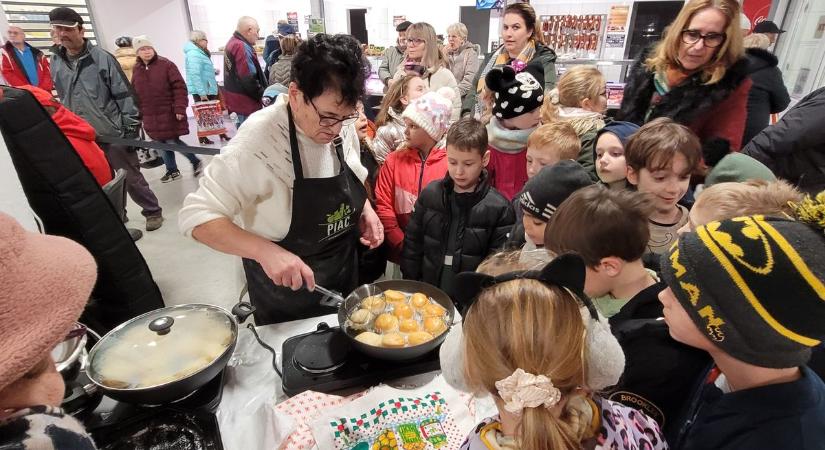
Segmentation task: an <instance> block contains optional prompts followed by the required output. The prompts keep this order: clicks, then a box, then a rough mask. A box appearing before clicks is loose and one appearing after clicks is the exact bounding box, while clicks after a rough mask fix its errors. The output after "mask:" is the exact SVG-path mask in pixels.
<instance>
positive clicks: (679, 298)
mask: <svg viewBox="0 0 825 450" xmlns="http://www.w3.org/2000/svg"><path fill="white" fill-rule="evenodd" d="M795 207H796V208H795V209H796V212H795V214H794V216H795V217H797V218H798V219H799V220H796V221H795V220H790V219H785V218H771V217H765V216H761V215H755V216H745V217H738V218H734V219H729V220H723V221H721V222H710V223H708V224H706V225H703V226H699V227H697V228H696V231H695V232H692V233H686V234H683V235H681V236H680V237H679V240H678V242H677V244H676V245H674V246H672V247H671V248H670V250H669V252H668V253H667V254H666V255H663V257H662V277H663V279H664V281H665V282H666V283H667V285H668V288H667V289H666V290H664V291H662V292H661V293H660V294H659V299H660V301H661V302H662V304H663V306H664V318H665V321H666V322H667V325H668V327H669V330H670V335H671V336H673V338H674V339H676V340H677V341H679V342H682V343H684V344H687V345H689V346H692V347H696V348H698V349H701V350H704V351H706V352H708V353H709V354H710V356H711V357H712V358H713V361H714V363H715V367H714V369H713V370H711V371H710V372H709V373H708V375H707V376H706V377H705V379H704V380H703V381H704V382H702V383H697V386H700V387H699V388H698V391H697V392H694V393H693V395H692V397H693V401H692V402H691V403H690V404H691V405H694V407H693V408H692V409H691V410H690V411H688V414H687V415H686V416H685V419H686V421H685V424H684V426H681V427H680V428H681V432H680V433H679V435H678V437H677V438H676V439H674V440H671V445H672V446H673V447H674V448H680V449H710V448H712V449H723V450H724V449H743V448H747V449H778V448H783V449H785V448H787V449H791V448H793V449H820V448H823V443H825V427H823V426H822V424H823V423H825V384H823V382H822V379H821V378H820V377H819V376H817V375H816V374H815V373H814V372H813V371H812V370H811V369H809V368H808V367H807V366H806V364H807V362H808V360H809V358H810V356H811V349H812V348H813V347H816V346H818V345H821V342H822V340H823V339H825V328H823V326H822V324H823V322H824V321H825V302H823V300H825V259H823V258H822V254H823V252H825V235H824V234H823V230H825V194H820V195H819V196H818V197H817V199H816V200H811V199H810V198H808V199H806V200H804V201H803V202H801V203H800V204H798V205H795Z"/></svg>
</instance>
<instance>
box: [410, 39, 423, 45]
mask: <svg viewBox="0 0 825 450" xmlns="http://www.w3.org/2000/svg"><path fill="white" fill-rule="evenodd" d="M425 42H427V41H425V40H424V39H415V38H409V39H407V45H419V44H423V43H425Z"/></svg>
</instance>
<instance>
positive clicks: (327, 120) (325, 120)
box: [309, 99, 358, 127]
mask: <svg viewBox="0 0 825 450" xmlns="http://www.w3.org/2000/svg"><path fill="white" fill-rule="evenodd" d="M309 104H310V105H312V108H313V109H314V110H315V114H318V124H319V125H321V126H322V127H334V126H335V125H338V124H339V123H340V124H341V126H347V125H352V124H354V123H355V121H356V120H358V111H355V112H354V113H352V114H350V115H348V116H346V117H343V118H338V117H333V116H325V115H323V114H321V111H318V107H317V106H315V102H313V101H312V99H309Z"/></svg>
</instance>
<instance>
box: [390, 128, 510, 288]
mask: <svg viewBox="0 0 825 450" xmlns="http://www.w3.org/2000/svg"><path fill="white" fill-rule="evenodd" d="M489 160H490V152H489V151H488V150H487V130H486V129H485V128H484V125H482V124H481V122H479V121H477V120H475V119H473V118H470V117H465V118H463V119H461V120H459V121H458V122H456V123H455V124H453V126H452V127H450V130H449V131H448V132H447V168H448V171H449V173H448V174H447V176H446V177H444V179H442V180H437V181H433V182H432V183H430V184H429V185H427V187H426V188H424V190H423V191H422V192H421V195H420V196H419V197H418V200H417V201H416V202H415V208H414V209H413V214H412V218H411V219H410V223H409V224H408V225H407V229H406V231H405V233H404V250H403V254H402V257H401V272H402V273H403V275H404V278H406V279H411V280H420V281H424V282H427V283H430V284H432V285H435V286H439V287H440V288H441V289H442V290H444V292H446V293H447V294H449V295H450V296H451V297H452V296H453V287H454V284H453V282H454V277H455V275H456V274H458V273H460V272H467V271H473V270H475V269H476V267H478V265H479V264H481V261H483V260H484V258H486V257H487V255H489V254H490V253H492V252H494V251H495V250H497V249H500V248H502V247H504V243H505V241H506V240H507V232H508V231H509V230H510V227H512V226H513V223H515V221H516V215H515V212H513V207H512V206H511V205H510V202H509V201H507V199H506V198H504V196H503V195H501V193H499V192H498V191H497V190H496V189H495V188H494V187H492V186H490V183H489V179H488V177H487V171H486V170H485V169H484V167H485V166H486V165H487V163H488V162H489Z"/></svg>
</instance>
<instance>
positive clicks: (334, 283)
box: [243, 106, 367, 325]
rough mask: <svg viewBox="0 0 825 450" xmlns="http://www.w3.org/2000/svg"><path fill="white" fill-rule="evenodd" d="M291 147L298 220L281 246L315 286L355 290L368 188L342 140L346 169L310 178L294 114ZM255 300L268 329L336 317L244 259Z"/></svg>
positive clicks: (314, 297)
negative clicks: (303, 267) (349, 162)
mask: <svg viewBox="0 0 825 450" xmlns="http://www.w3.org/2000/svg"><path fill="white" fill-rule="evenodd" d="M287 116H288V118H289V144H290V148H291V151H292V168H293V171H294V173H295V183H294V185H293V190H292V221H291V223H290V225H289V231H288V232H287V234H286V236H284V238H283V239H282V240H281V241H279V242H276V244H278V245H279V246H281V247H283V248H284V249H285V250H287V251H289V252H292V253H294V254H295V255H296V256H298V257H299V258H301V260H302V261H303V262H304V263H305V264H306V265H307V266H309V268H310V269H312V271H313V273H314V274H315V282H316V283H317V284H320V285H321V286H324V287H325V288H328V289H332V290H336V291H339V292H341V293H343V294H344V295H345V296H346V294H348V293H349V292H351V291H352V290H353V289H355V287H356V285H357V281H358V273H357V272H358V271H357V267H358V258H357V252H356V249H357V244H358V242H359V235H360V233H359V230H358V221H359V219H360V217H361V211H362V210H363V208H364V203H365V202H366V200H367V191H366V189H365V188H364V185H363V183H361V181H360V180H359V179H358V177H357V176H356V175H355V173H354V172H353V171H352V170H351V169H350V168H349V166H348V165H347V163H346V161H345V159H344V151H343V145H342V141H341V138H340V137H336V138H335V140H334V141H333V143H334V146H335V155H336V156H337V158H338V163H339V166H340V170H339V171H338V174H337V175H335V176H332V177H329V178H304V170H303V167H302V165H301V155H300V153H299V151H298V137H297V134H296V131H295V122H294V121H293V119H292V111H291V110H290V108H289V106H287ZM243 268H244V273H245V274H246V280H247V285H248V288H249V300H250V302H252V305H254V306H255V309H256V311H255V323H256V324H257V325H266V324H271V323H279V322H288V321H291V320H297V319H304V318H307V317H316V316H321V315H324V314H330V313H334V312H335V311H336V309H335V308H332V307H329V306H322V305H321V304H320V303H319V302H320V300H321V296H320V295H319V294H318V293H314V292H309V291H307V290H306V289H299V290H297V291H293V290H292V289H290V288H288V287H282V286H276V285H275V283H273V282H272V280H271V279H270V278H269V276H267V274H266V272H265V271H264V269H263V267H261V265H260V264H258V262H257V261H254V260H251V259H247V258H244V259H243Z"/></svg>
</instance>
